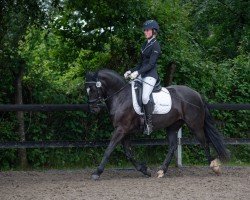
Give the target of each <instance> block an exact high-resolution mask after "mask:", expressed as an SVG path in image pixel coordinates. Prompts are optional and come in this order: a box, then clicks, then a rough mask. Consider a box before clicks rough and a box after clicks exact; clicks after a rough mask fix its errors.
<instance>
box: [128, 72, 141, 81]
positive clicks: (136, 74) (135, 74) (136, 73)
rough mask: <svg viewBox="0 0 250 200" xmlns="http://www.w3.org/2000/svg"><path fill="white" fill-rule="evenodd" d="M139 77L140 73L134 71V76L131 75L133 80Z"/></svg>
mask: <svg viewBox="0 0 250 200" xmlns="http://www.w3.org/2000/svg"><path fill="white" fill-rule="evenodd" d="M138 75H139V73H138V71H134V72H133V73H132V74H130V76H129V77H130V78H131V79H132V80H133V79H135V78H136V77H137V76H138Z"/></svg>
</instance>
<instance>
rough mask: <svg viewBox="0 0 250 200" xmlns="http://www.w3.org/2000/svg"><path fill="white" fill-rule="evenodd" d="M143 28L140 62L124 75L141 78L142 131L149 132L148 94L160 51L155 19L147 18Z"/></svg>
mask: <svg viewBox="0 0 250 200" xmlns="http://www.w3.org/2000/svg"><path fill="white" fill-rule="evenodd" d="M143 30H144V34H145V37H146V39H147V41H146V42H145V43H144V44H143V45H142V48H141V56H140V62H139V64H138V65H137V66H136V67H135V68H133V69H131V70H129V71H126V72H125V74H124V77H125V78H128V77H130V78H131V79H135V78H137V79H139V80H142V83H143V90H142V102H143V108H144V114H145V118H146V126H145V130H144V133H146V134H150V133H151V132H152V127H153V126H152V112H153V109H154V105H153V104H152V102H151V101H149V96H150V94H151V92H152V91H153V88H154V85H155V84H156V81H157V79H158V78H159V77H158V74H157V70H156V62H157V59H158V57H159V55H160V53H161V48H160V45H159V43H158V41H157V40H156V36H157V33H158V31H159V25H158V23H157V22H156V21H155V20H147V21H146V22H145V23H144V24H143Z"/></svg>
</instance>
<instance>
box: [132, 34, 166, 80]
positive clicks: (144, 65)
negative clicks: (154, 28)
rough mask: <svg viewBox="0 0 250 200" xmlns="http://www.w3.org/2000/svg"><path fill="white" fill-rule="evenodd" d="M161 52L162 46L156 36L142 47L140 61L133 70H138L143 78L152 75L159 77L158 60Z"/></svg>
mask: <svg viewBox="0 0 250 200" xmlns="http://www.w3.org/2000/svg"><path fill="white" fill-rule="evenodd" d="M160 54H161V47H160V45H159V43H158V41H157V40H156V39H155V38H153V39H152V40H151V41H150V42H148V41H146V42H145V43H144V44H143V45H142V48H141V57H140V62H139V63H138V65H137V66H136V67H135V68H133V69H131V71H132V72H134V71H138V73H139V75H141V76H142V78H144V77H147V76H150V77H153V78H155V79H158V74H157V69H156V62H157V59H158V57H159V56H160Z"/></svg>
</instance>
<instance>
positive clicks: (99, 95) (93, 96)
mask: <svg viewBox="0 0 250 200" xmlns="http://www.w3.org/2000/svg"><path fill="white" fill-rule="evenodd" d="M125 83H126V82H125V80H124V79H123V78H122V77H121V76H120V75H119V74H118V73H116V72H115V71H113V70H109V69H102V70H99V71H97V72H88V73H87V74H86V82H85V87H86V90H87V95H88V103H89V105H90V111H91V112H95V113H97V112H99V111H100V110H101V108H100V104H103V103H106V100H107V99H108V100H111V99H112V98H111V97H113V95H114V94H115V93H116V92H117V91H119V89H121V88H122V87H123V86H124V85H125Z"/></svg>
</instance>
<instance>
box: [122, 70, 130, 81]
mask: <svg viewBox="0 0 250 200" xmlns="http://www.w3.org/2000/svg"><path fill="white" fill-rule="evenodd" d="M130 74H131V71H130V70H129V71H126V72H125V74H124V78H125V79H127V78H128V77H129V75H130Z"/></svg>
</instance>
